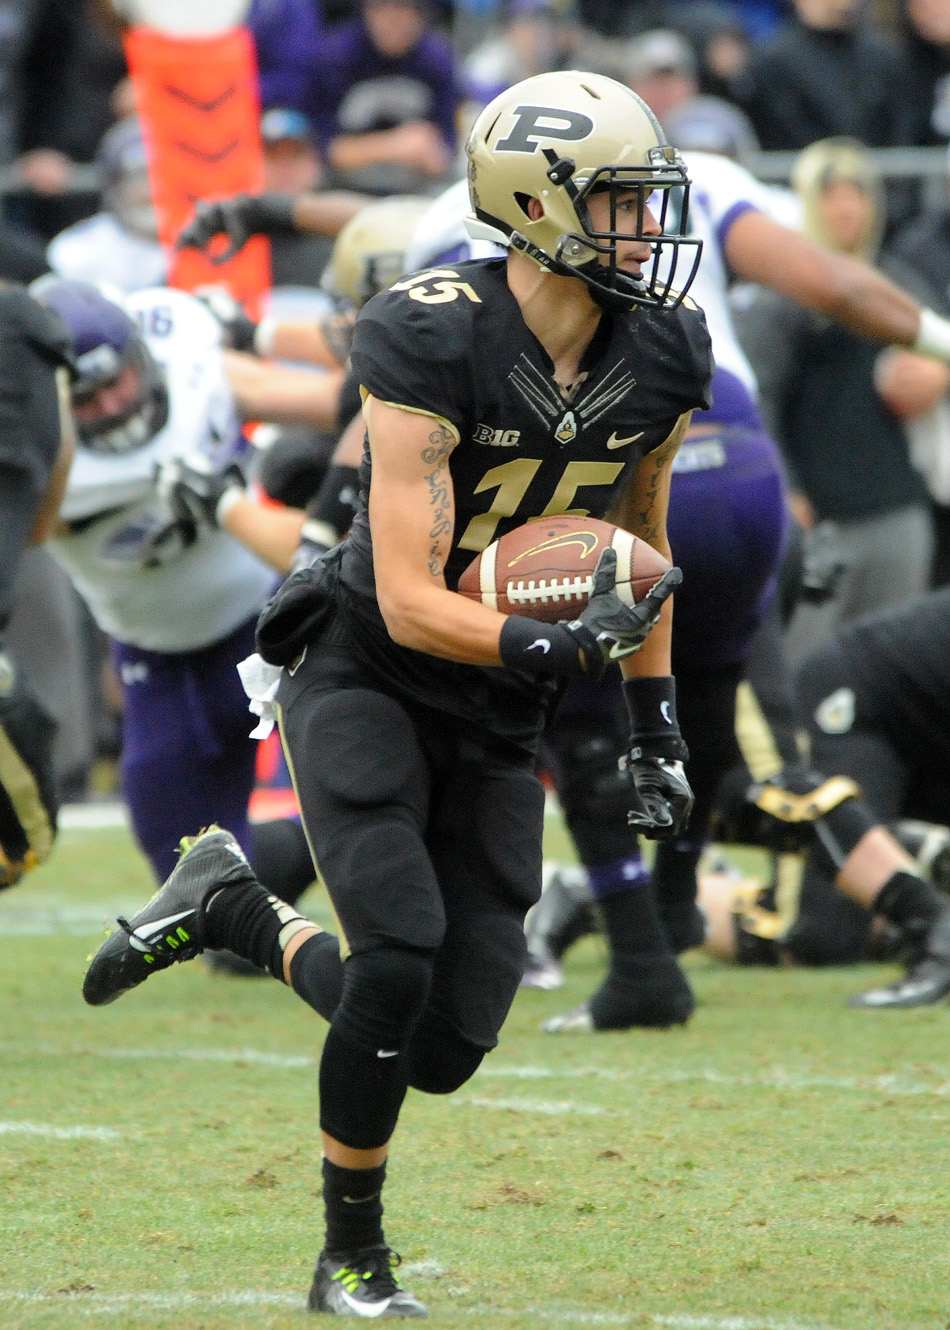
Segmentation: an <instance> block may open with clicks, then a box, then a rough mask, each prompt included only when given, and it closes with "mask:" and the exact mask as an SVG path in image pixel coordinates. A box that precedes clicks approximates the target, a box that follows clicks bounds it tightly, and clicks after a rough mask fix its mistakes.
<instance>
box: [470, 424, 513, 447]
mask: <svg viewBox="0 0 950 1330" xmlns="http://www.w3.org/2000/svg"><path fill="white" fill-rule="evenodd" d="M520 438H521V430H520V429H492V427H491V426H490V425H476V426H475V433H474V434H473V435H472V440H473V442H474V443H484V444H487V445H488V447H489V448H515V447H517V445H518V440H519V439H520Z"/></svg>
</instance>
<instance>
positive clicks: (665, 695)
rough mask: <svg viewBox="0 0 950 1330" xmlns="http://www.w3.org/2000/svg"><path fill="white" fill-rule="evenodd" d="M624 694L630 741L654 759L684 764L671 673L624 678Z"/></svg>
mask: <svg viewBox="0 0 950 1330" xmlns="http://www.w3.org/2000/svg"><path fill="white" fill-rule="evenodd" d="M623 695H624V700H625V701H626V703H627V710H628V712H629V713H630V729H631V742H632V743H633V744H634V745H635V746H636V747H638V748H642V749H643V751H644V752H645V753H646V754H648V755H649V756H651V757H666V758H670V759H671V760H672V761H681V762H683V761H685V760H686V757H685V753H686V745H685V744H684V743H683V738H682V735H681V734H680V727H679V721H678V719H677V716H676V680H675V679H674V678H673V676H672V674H664V675H659V676H655V677H654V676H648V677H646V678H638V679H624V681H623Z"/></svg>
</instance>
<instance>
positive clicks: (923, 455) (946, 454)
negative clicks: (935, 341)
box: [877, 161, 950, 586]
mask: <svg viewBox="0 0 950 1330" xmlns="http://www.w3.org/2000/svg"><path fill="white" fill-rule="evenodd" d="M948 167H950V161H948ZM947 185H948V192H950V173H948V180H947ZM885 257H886V262H887V266H888V268H889V270H890V271H891V273H892V275H893V276H894V278H895V279H896V280H897V281H899V282H900V283H901V285H903V286H906V287H907V289H908V290H909V291H912V292H913V293H914V295H916V296H918V297H919V298H921V299H923V300H925V301H926V302H927V303H928V304H929V305H930V306H931V307H932V308H933V309H935V310H936V311H937V312H938V313H940V314H950V199H948V202H947V203H946V205H945V206H944V207H943V208H942V209H936V210H928V211H926V212H923V213H921V214H920V216H919V217H915V218H914V219H913V220H912V221H910V222H908V223H907V224H906V225H905V226H904V227H903V228H902V229H901V230H900V231H899V232H898V233H897V235H896V236H895V237H894V239H893V240H892V241H891V243H890V244H889V246H888V249H887V254H886V256H885ZM877 384H878V389H879V391H880V392H881V393H882V394H883V395H884V397H885V400H886V401H887V402H888V405H889V406H890V407H891V410H892V411H894V412H895V413H896V414H897V415H898V416H899V417H900V418H901V419H902V420H903V421H904V424H905V428H906V430H907V437H908V440H909V443H910V450H911V457H912V458H913V460H914V463H915V465H916V466H917V467H918V469H919V470H920V471H921V473H922V475H923V476H924V479H925V481H926V483H927V489H928V491H929V493H930V498H931V502H932V504H933V516H934V535H935V539H936V549H935V552H934V564H933V572H932V577H931V580H932V582H933V585H934V586H946V585H948V584H950V373H948V372H947V371H946V370H944V369H943V368H942V367H941V366H938V365H936V363H934V365H933V366H926V365H924V364H922V363H921V362H920V361H919V359H918V358H917V357H916V356H904V355H902V354H900V355H893V356H891V355H888V354H886V353H882V355H881V357H880V359H879V360H878V365H877Z"/></svg>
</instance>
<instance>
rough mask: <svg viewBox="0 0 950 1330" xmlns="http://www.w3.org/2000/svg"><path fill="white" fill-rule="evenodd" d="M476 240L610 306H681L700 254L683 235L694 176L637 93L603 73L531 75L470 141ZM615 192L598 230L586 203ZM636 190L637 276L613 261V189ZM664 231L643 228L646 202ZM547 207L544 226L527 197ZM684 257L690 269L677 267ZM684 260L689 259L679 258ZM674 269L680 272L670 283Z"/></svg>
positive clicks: (498, 103)
mask: <svg viewBox="0 0 950 1330" xmlns="http://www.w3.org/2000/svg"><path fill="white" fill-rule="evenodd" d="M465 150H466V153H467V154H468V162H469V167H468V179H469V192H470V195H471V200H472V207H473V209H474V216H473V217H472V218H470V220H469V223H468V226H469V231H470V233H471V234H472V235H473V236H476V237H478V238H481V239H489V240H494V241H496V242H497V243H499V244H503V245H506V246H508V247H510V248H512V249H515V250H518V251H519V252H520V253H522V254H526V255H527V256H528V257H529V258H531V259H533V260H534V261H535V263H537V264H539V265H540V266H541V267H542V268H546V269H548V270H549V271H550V272H555V273H560V274H562V275H566V276H571V277H578V278H580V279H581V280H582V281H583V282H585V283H586V284H587V286H588V287H589V289H590V291H591V294H592V295H593V296H594V299H595V300H597V302H598V303H599V304H601V305H602V306H604V307H606V308H610V309H629V308H630V307H631V306H632V305H646V306H649V307H651V308H654V309H659V308H663V307H666V308H675V306H676V305H678V304H679V303H680V301H681V300H682V298H683V296H684V295H685V294H686V291H687V290H688V288H689V286H690V283H691V282H692V280H693V277H694V276H695V274H696V269H697V266H698V264H699V258H700V254H701V251H702V241H701V240H699V239H698V238H695V237H687V210H688V200H689V177H688V176H687V173H686V167H685V165H684V163H683V160H682V158H681V157H680V156H679V154H678V153H677V152H676V150H675V149H674V148H672V147H671V146H670V144H669V143H667V141H666V138H665V136H664V134H663V130H662V129H661V128H660V125H659V122H658V121H657V119H656V116H655V115H654V114H653V112H652V111H651V110H650V108H649V107H648V106H647V104H646V102H644V101H643V100H642V99H641V98H640V97H638V96H637V95H636V93H635V92H631V90H630V89H629V88H627V87H625V86H624V85H623V84H622V83H617V82H616V81H615V80H614V79H610V78H606V77H605V76H604V75H602V74H587V73H583V72H581V71H579V70H564V71H561V72H556V73H550V74H536V75H535V76H534V77H533V78H528V79H524V80H523V81H522V82H521V83H516V84H515V85H514V86H513V87H511V88H509V89H508V90H507V91H506V92H503V93H501V94H500V95H499V96H498V97H496V98H495V99H494V101H492V102H489V104H488V105H487V106H486V107H485V109H484V110H483V111H482V112H481V113H480V115H479V116H478V119H477V120H476V121H475V124H474V125H473V126H472V130H471V133H470V134H469V137H468V142H467V143H466V145H465ZM601 190H607V191H609V193H610V200H611V204H610V228H609V230H607V231H598V230H595V229H594V227H593V226H592V224H591V219H590V214H589V212H588V209H587V206H586V199H587V198H588V197H589V196H590V195H591V194H592V193H594V192H598V191H601ZM630 190H633V191H635V192H636V193H637V194H638V196H639V210H638V221H637V232H636V236H635V237H633V238H638V239H642V240H645V241H647V242H648V243H649V244H650V245H651V247H652V250H653V256H652V258H651V259H650V261H649V263H647V264H645V265H644V271H643V273H642V274H641V275H640V276H639V277H634V276H633V275H632V274H630V273H626V272H624V271H623V270H622V269H620V268H619V267H618V265H617V242H618V241H624V240H630V239H631V236H630V234H629V233H624V232H619V231H618V230H617V222H616V208H615V199H616V195H617V194H618V193H620V192H622V191H630ZM654 194H656V195H657V198H656V199H655V200H654V204H653V211H654V213H655V215H656V218H657V221H658V222H659V225H660V229H661V234H660V235H659V236H650V235H644V234H643V223H644V209H645V208H646V206H647V202H648V200H649V199H650V197H651V195H654ZM532 198H534V199H537V200H538V201H539V202H540V204H541V207H542V209H543V212H542V215H541V216H540V217H539V218H538V219H537V221H532V220H531V218H530V216H529V214H528V201H529V200H530V199H532ZM681 255H685V256H686V257H687V258H688V261H689V266H688V270H687V271H686V272H685V275H684V274H683V273H682V272H680V273H677V271H676V270H677V267H678V260H679V258H680V256H681ZM684 266H685V265H684ZM674 274H675V275H676V277H677V279H678V280H676V282H675V283H674Z"/></svg>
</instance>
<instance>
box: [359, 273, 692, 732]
mask: <svg viewBox="0 0 950 1330" xmlns="http://www.w3.org/2000/svg"><path fill="white" fill-rule="evenodd" d="M350 363H351V368H352V371H353V373H354V374H355V375H356V377H357V378H358V380H359V383H360V385H361V386H362V388H363V390H364V391H365V392H367V393H370V394H372V395H373V396H374V397H376V398H378V399H379V400H380V401H383V402H387V403H391V404H393V405H396V406H400V407H405V408H409V409H411V410H414V411H419V412H421V413H423V414H425V415H429V416H432V417H433V418H434V421H440V422H443V423H444V424H445V426H446V427H447V428H448V429H449V430H450V432H451V433H452V434H453V435H454V436H455V437H456V438H457V440H458V443H457V446H456V447H455V449H454V451H453V452H452V454H451V458H450V462H449V467H450V471H451V476H452V483H453V490H454V501H455V528H454V531H453V536H452V544H451V549H450V553H449V557H448V560H447V563H446V568H445V579H446V584H447V585H448V586H449V588H450V589H454V588H455V587H456V586H457V584H458V579H459V576H460V574H461V573H462V571H463V569H464V568H466V567H467V565H468V564H469V563H471V561H472V560H473V559H474V558H475V556H476V555H477V554H478V553H479V552H480V551H481V550H483V549H484V548H485V547H486V546H487V545H489V544H490V543H491V542H492V541H493V540H496V539H497V538H498V537H500V536H502V535H504V534H505V533H506V532H508V531H511V530H513V529H514V528H515V527H517V526H520V525H522V523H524V522H527V521H529V520H530V519H532V518H536V517H541V516H548V515H552V516H553V515H556V514H559V513H577V514H579V515H583V516H586V515H588V514H589V515H591V516H593V517H602V516H603V515H604V513H605V512H607V510H608V509H609V508H610V507H611V506H612V504H613V503H614V501H615V500H616V499H617V497H618V495H619V494H620V492H621V491H622V489H623V487H624V485H625V484H626V483H627V481H628V479H629V478H630V476H631V474H632V472H633V471H634V469H635V468H636V466H637V464H638V463H639V462H640V460H641V459H642V458H643V456H644V455H645V454H646V453H648V452H650V451H651V450H652V449H654V448H656V447H658V446H659V445H660V444H661V443H663V441H664V440H665V439H666V438H667V437H668V436H669V434H670V432H671V430H672V429H673V427H674V425H675V423H676V420H677V418H678V417H679V416H680V415H682V414H683V413H684V412H685V411H689V410H691V409H692V408H694V407H708V406H709V403H710V397H709V383H710V379H711V376H712V355H711V351H710V345H709V336H708V334H707V331H706V324H705V320H704V318H703V315H702V313H701V312H700V311H699V310H698V309H696V308H695V307H693V306H688V305H685V304H684V305H681V306H680V308H679V309H677V310H674V311H652V310H645V309H640V310H635V311H632V312H631V313H629V314H623V315H614V316H611V315H606V314H605V315H604V316H603V317H602V319H601V321H600V324H599V326H598V329H597V332H596V334H595V336H594V338H593V339H592V341H591V343H590V345H589V347H588V348H587V350H586V351H585V353H584V357H583V359H582V361H581V365H580V370H581V374H582V376H583V378H582V381H581V382H580V385H579V387H578V388H577V390H576V391H575V393H574V395H573V396H572V398H571V400H570V401H569V402H568V401H566V400H565V399H564V397H563V396H562V394H561V391H560V389H559V388H558V385H557V383H556V382H555V380H554V377H553V365H552V362H551V359H550V357H549V356H548V355H547V353H546V351H545V350H544V348H543V347H542V346H541V344H540V342H539V341H538V340H537V338H536V337H535V336H534V335H533V333H532V332H531V331H530V329H529V328H528V327H527V325H526V324H525V321H524V318H523V317H522V314H521V309H520V307H519V305H518V302H517V301H516V300H515V297H514V296H513V294H512V293H511V290H510V289H509V286H508V281H507V275H506V261H505V260H504V259H487V260H478V261H474V262H470V263H460V264H457V265H455V266H453V267H451V268H438V269H431V270H427V271H425V272H422V273H417V274H414V275H412V276H410V277H406V278H403V279H402V280H401V281H399V282H397V283H396V284H395V285H394V286H393V287H391V288H390V289H389V290H388V291H384V292H381V293H380V294H379V295H377V296H375V297H374V298H373V299H372V300H371V301H369V303H368V304H367V305H366V306H365V307H364V308H363V309H362V310H361V312H360V315H359V318H358V319H357V323H356V332H355V337H354V344H353V352H352V356H351V361H350ZM434 427H435V424H434V425H433V428H434ZM371 466H372V459H371V457H370V456H369V454H368V453H367V454H366V455H365V456H364V462H363V467H362V470H361V489H362V494H361V501H360V506H359V508H358V510H357V515H356V518H355V521H354V523H353V528H352V530H351V533H350V538H349V540H348V542H347V544H346V548H345V550H344V552H343V556H342V566H341V577H342V584H343V588H344V597H343V598H344V602H345V607H346V608H347V609H348V617H349V619H350V621H351V625H352V628H353V632H354V634H355V635H356V636H357V637H358V638H359V640H360V641H361V642H363V643H364V645H365V646H366V648H367V654H368V655H371V656H372V658H373V659H375V660H377V661H378V662H379V664H380V665H381V666H382V665H383V661H385V666H384V668H385V671H386V673H387V676H388V677H389V678H390V680H395V681H396V686H398V687H399V688H400V691H408V692H409V693H410V695H412V696H415V697H416V698H418V699H419V700H420V701H424V702H428V703H429V704H434V705H437V706H438V707H439V708H440V709H444V710H449V711H450V712H452V713H453V714H455V715H461V716H464V717H468V718H469V719H474V720H477V721H478V722H480V723H487V724H489V725H490V726H492V727H493V728H498V729H500V730H501V731H503V732H505V733H511V732H512V729H513V728H514V729H515V730H517V731H519V732H520V731H522V730H523V729H524V726H525V723H527V727H528V729H530V730H532V731H533V730H536V729H537V726H538V724H539V723H540V714H539V707H538V694H539V691H543V690H539V685H538V681H537V679H536V678H531V679H529V678H528V677H527V676H524V677H522V676H519V675H517V674H515V673H514V672H512V671H508V670H500V669H494V668H481V667H477V666H468V665H458V664H453V663H452V662H446V661H441V660H436V659H435V658H434V657H431V656H428V655H424V654H422V653H419V652H413V651H407V650H406V649H404V648H400V647H398V646H396V645H395V644H394V643H393V642H392V641H391V640H390V639H389V638H388V634H385V629H383V636H380V633H379V629H380V627H381V626H382V620H381V618H380V616H379V612H378V609H377V608H376V604H375V581H374V577H373V551H372V540H371V535H370V528H369V520H368V515H367V496H368V493H369V481H370V475H371ZM437 678H438V679H440V680H441V681H442V682H443V683H444V684H445V687H444V688H442V687H439V686H438V685H437V683H436V679H437ZM519 716H520V719H519ZM496 722H500V723H498V724H497V725H496Z"/></svg>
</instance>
